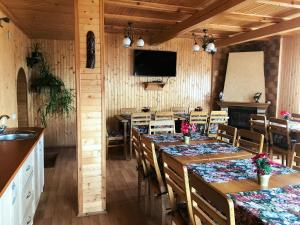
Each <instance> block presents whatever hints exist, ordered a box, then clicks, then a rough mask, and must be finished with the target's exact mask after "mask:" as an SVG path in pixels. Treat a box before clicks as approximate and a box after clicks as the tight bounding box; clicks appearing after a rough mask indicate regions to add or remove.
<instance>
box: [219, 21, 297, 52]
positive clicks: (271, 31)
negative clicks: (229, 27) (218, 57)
mask: <svg viewBox="0 0 300 225" xmlns="http://www.w3.org/2000/svg"><path fill="white" fill-rule="evenodd" d="M299 24H300V17H299V18H295V19H292V20H288V21H284V22H281V23H278V24H274V25H270V26H267V27H263V28H260V29H257V30H254V31H250V32H247V33H243V34H239V35H236V36H233V37H230V38H227V39H224V40H219V41H217V43H216V44H217V47H225V46H229V45H234V44H239V43H244V42H248V41H253V40H257V39H261V38H265V37H270V36H274V35H276V34H280V33H286V32H291V31H295V30H300V26H299Z"/></svg>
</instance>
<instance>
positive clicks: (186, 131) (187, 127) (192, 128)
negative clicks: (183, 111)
mask: <svg viewBox="0 0 300 225" xmlns="http://www.w3.org/2000/svg"><path fill="white" fill-rule="evenodd" d="M196 129H197V128H196V125H195V124H190V122H189V121H184V122H182V123H181V133H182V134H183V137H184V143H186V144H189V143H190V137H191V133H192V132H196Z"/></svg>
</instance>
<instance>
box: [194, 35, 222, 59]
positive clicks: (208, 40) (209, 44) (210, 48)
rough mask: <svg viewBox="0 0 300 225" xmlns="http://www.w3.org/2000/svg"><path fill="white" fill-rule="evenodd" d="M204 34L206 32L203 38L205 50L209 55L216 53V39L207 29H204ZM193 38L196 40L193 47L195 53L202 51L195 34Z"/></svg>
mask: <svg viewBox="0 0 300 225" xmlns="http://www.w3.org/2000/svg"><path fill="white" fill-rule="evenodd" d="M203 32H204V36H203V37H201V41H202V48H203V50H204V51H206V52H207V53H210V54H214V53H216V52H217V48H216V45H215V39H214V37H213V36H212V35H209V34H208V32H207V30H206V29H204V30H203ZM193 36H194V40H195V43H194V45H193V51H194V52H199V51H200V46H199V45H198V44H197V40H196V37H195V34H193ZM198 46H199V47H198Z"/></svg>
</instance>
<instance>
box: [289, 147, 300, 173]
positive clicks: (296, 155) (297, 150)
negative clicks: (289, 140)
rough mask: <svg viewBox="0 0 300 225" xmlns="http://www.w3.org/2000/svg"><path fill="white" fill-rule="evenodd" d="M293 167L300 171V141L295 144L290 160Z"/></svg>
mask: <svg viewBox="0 0 300 225" xmlns="http://www.w3.org/2000/svg"><path fill="white" fill-rule="evenodd" d="M289 166H290V167H291V168H293V169H295V170H299V171H300V143H296V144H294V147H293V152H292V158H291V160H290V165H289Z"/></svg>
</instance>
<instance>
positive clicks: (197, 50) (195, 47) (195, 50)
mask: <svg viewBox="0 0 300 225" xmlns="http://www.w3.org/2000/svg"><path fill="white" fill-rule="evenodd" d="M200 49H201V47H200V45H198V44H197V42H195V44H193V51H194V52H199V51H200Z"/></svg>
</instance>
